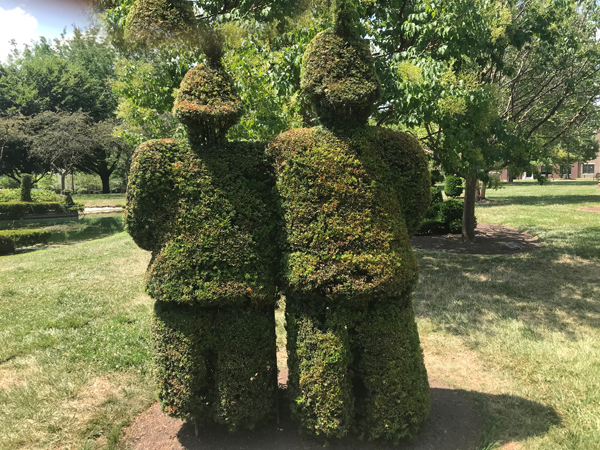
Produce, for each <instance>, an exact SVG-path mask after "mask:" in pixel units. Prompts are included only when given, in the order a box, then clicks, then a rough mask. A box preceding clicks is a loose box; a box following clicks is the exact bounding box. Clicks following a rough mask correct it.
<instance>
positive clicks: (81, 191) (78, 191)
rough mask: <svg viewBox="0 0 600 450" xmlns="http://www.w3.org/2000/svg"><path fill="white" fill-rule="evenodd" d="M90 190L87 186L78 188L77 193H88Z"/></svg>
mask: <svg viewBox="0 0 600 450" xmlns="http://www.w3.org/2000/svg"><path fill="white" fill-rule="evenodd" d="M87 193H88V190H87V189H86V188H81V189H77V195H86V194H87Z"/></svg>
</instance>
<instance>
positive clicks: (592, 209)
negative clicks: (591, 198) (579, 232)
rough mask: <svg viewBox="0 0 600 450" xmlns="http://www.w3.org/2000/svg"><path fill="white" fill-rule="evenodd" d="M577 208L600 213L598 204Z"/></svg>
mask: <svg viewBox="0 0 600 450" xmlns="http://www.w3.org/2000/svg"><path fill="white" fill-rule="evenodd" d="M577 209H578V210H579V211H585V212H595V213H600V206H583V207H581V208H577Z"/></svg>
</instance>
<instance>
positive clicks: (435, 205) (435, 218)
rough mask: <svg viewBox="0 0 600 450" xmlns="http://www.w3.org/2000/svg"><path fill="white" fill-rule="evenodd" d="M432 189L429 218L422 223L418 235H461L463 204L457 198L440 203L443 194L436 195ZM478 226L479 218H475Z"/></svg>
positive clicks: (428, 211)
mask: <svg viewBox="0 0 600 450" xmlns="http://www.w3.org/2000/svg"><path fill="white" fill-rule="evenodd" d="M434 189H437V188H436V187H432V188H431V190H432V197H433V201H432V203H431V206H430V207H429V209H428V210H427V218H426V219H425V220H424V221H423V222H421V227H420V228H419V231H418V233H417V234H419V235H426V234H445V233H452V234H460V233H462V217H463V202H462V200H459V199H456V198H449V199H448V200H446V201H439V200H440V197H441V192H436V193H435V194H434ZM475 226H477V218H475Z"/></svg>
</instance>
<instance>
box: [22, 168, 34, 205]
mask: <svg viewBox="0 0 600 450" xmlns="http://www.w3.org/2000/svg"><path fill="white" fill-rule="evenodd" d="M21 201H22V202H32V201H33V200H32V199H31V175H29V174H28V173H22V174H21Z"/></svg>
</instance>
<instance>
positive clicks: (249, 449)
mask: <svg viewBox="0 0 600 450" xmlns="http://www.w3.org/2000/svg"><path fill="white" fill-rule="evenodd" d="M433 384H434V385H435V383H433ZM431 398H432V408H431V414H430V416H429V418H428V419H427V420H426V421H425V422H424V423H423V425H422V427H421V429H420V431H419V433H418V435H417V437H416V438H415V439H414V440H403V441H401V442H400V443H399V444H398V445H395V446H394V445H392V444H391V443H387V442H378V441H375V442H365V441H362V440H360V439H358V438H357V437H351V438H344V439H332V440H330V441H326V440H324V439H321V438H315V437H310V436H306V435H302V434H299V433H298V431H297V427H296V424H295V423H294V422H293V421H292V420H291V418H290V415H289V410H288V409H287V408H285V409H284V408H281V409H282V414H281V422H280V424H279V425H275V424H272V425H270V426H267V427H265V428H261V429H258V430H255V431H241V432H237V433H228V432H227V430H226V429H225V427H219V426H210V427H209V426H207V427H201V428H199V434H198V437H196V436H195V432H194V425H193V424H191V423H183V422H181V421H172V420H173V419H166V418H164V417H161V416H162V414H161V413H160V411H159V410H158V408H157V406H156V405H155V406H154V408H155V409H156V413H157V414H156V415H157V420H158V421H159V422H160V421H166V422H168V421H172V422H170V426H169V430H166V431H165V432H173V437H175V436H176V439H177V440H178V441H179V442H178V443H177V444H178V445H176V446H173V447H169V448H174V449H180V448H182V449H186V450H228V449H236V450H238V449H244V450H259V449H260V450H270V449H272V450H301V449H302V450H317V449H322V448H323V447H324V446H327V447H329V448H336V449H346V450H379V449H392V448H395V449H404V450H440V449H444V450H476V449H478V448H481V446H482V443H483V445H484V446H485V445H489V444H490V443H495V442H500V443H504V442H513V441H517V442H518V441H522V440H524V439H527V438H529V437H534V436H539V435H542V434H544V433H546V432H547V431H548V430H549V429H550V428H551V427H552V426H556V425H559V424H560V423H561V419H560V417H559V415H558V414H557V413H556V411H555V410H554V409H553V408H549V407H547V406H544V405H541V404H539V403H535V402H532V401H529V400H525V399H523V398H520V397H515V396H511V395H489V394H483V393H480V392H471V391H464V390H456V389H446V388H443V387H433V388H432V389H431ZM281 403H282V404H285V402H284V401H282V402H281ZM154 415H155V414H153V416H154ZM153 426H154V427H156V428H160V427H161V424H160V423H154V424H153ZM141 439H142V441H137V445H134V446H133V448H134V449H135V448H145V447H143V446H144V445H145V444H146V442H144V441H145V440H152V437H151V436H145V437H142V438H141ZM171 444H173V442H172V441H171ZM153 448H156V450H162V449H163V446H160V447H153ZM164 448H165V449H166V447H164Z"/></svg>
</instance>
